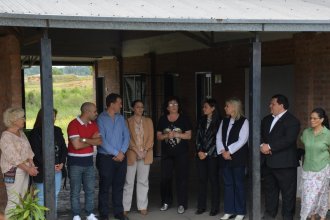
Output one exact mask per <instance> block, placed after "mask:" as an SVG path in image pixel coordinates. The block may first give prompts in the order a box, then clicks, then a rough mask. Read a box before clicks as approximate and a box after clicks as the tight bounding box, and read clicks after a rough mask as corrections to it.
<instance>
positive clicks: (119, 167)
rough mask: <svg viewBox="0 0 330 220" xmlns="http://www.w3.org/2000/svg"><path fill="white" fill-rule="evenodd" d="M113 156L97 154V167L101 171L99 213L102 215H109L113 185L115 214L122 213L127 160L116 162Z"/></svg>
mask: <svg viewBox="0 0 330 220" xmlns="http://www.w3.org/2000/svg"><path fill="white" fill-rule="evenodd" d="M112 158H113V156H110V155H105V154H97V156H96V167H97V169H98V171H99V176H100V179H99V205H98V209H99V213H100V216H101V217H107V216H108V215H109V212H110V209H109V190H110V187H112V206H113V212H114V215H118V214H122V213H123V211H124V207H123V189H124V184H125V179H126V171H127V160H126V157H125V159H124V160H123V161H122V162H116V161H114V160H113V159H112Z"/></svg>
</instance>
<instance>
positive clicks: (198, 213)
mask: <svg viewBox="0 0 330 220" xmlns="http://www.w3.org/2000/svg"><path fill="white" fill-rule="evenodd" d="M204 212H205V209H197V210H196V212H195V214H196V215H200V214H203V213H204Z"/></svg>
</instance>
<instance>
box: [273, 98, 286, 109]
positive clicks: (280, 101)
mask: <svg viewBox="0 0 330 220" xmlns="http://www.w3.org/2000/svg"><path fill="white" fill-rule="evenodd" d="M272 99H276V101H277V103H278V104H280V105H283V107H284V109H285V110H287V109H289V100H288V98H287V97H286V96H285V95H282V94H276V95H273V97H272Z"/></svg>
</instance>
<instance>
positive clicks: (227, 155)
mask: <svg viewBox="0 0 330 220" xmlns="http://www.w3.org/2000/svg"><path fill="white" fill-rule="evenodd" d="M221 155H222V157H223V159H225V160H232V158H231V154H230V152H229V151H225V150H223V151H222V153H221Z"/></svg>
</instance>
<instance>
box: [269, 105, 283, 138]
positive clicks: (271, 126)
mask: <svg viewBox="0 0 330 220" xmlns="http://www.w3.org/2000/svg"><path fill="white" fill-rule="evenodd" d="M286 112H287V110H285V111H284V112H282V113H280V114H278V115H276V116H275V115H273V117H274V119H273V121H272V124H271V125H270V129H269V133H270V132H271V131H272V129H273V127H274V126H275V124H276V122H277V121H278V120H280V118H281V117H282V116H283V115H284V114H285V113H286Z"/></svg>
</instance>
